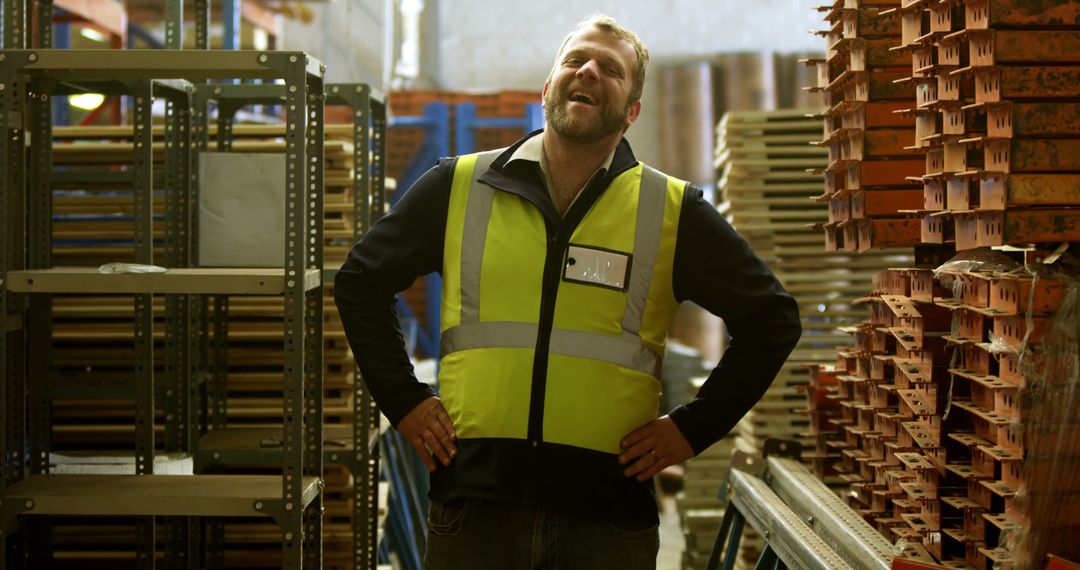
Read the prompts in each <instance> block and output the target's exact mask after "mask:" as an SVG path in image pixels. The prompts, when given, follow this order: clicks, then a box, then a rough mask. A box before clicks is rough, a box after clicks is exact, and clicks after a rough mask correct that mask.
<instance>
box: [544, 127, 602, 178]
mask: <svg viewBox="0 0 1080 570" xmlns="http://www.w3.org/2000/svg"><path fill="white" fill-rule="evenodd" d="M542 136H543V137H544V156H545V157H546V158H547V161H548V166H549V167H550V169H551V171H552V173H553V174H552V175H553V176H554V173H556V172H562V173H565V174H571V173H572V174H583V175H584V176H585V177H588V176H590V175H592V173H593V172H596V169H597V168H600V165H601V164H603V163H604V161H605V160H607V157H608V156H610V155H611V153H612V152H614V151H615V148H616V147H617V146H619V141H621V140H622V133H613V134H612V135H610V136H608V137H605V138H603V139H600V140H598V141H593V142H579V141H575V140H571V139H568V138H566V137H564V136H562V135H560V134H558V133H556V132H555V131H553V130H551V129H546V130H544V133H543V135H542ZM575 178H576V176H575Z"/></svg>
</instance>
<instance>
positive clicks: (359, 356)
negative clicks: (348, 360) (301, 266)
mask: <svg viewBox="0 0 1080 570" xmlns="http://www.w3.org/2000/svg"><path fill="white" fill-rule="evenodd" d="M452 176H453V160H452V159H443V160H442V161H440V163H439V165H438V166H436V167H434V168H432V169H431V170H429V171H428V172H427V173H425V174H424V175H423V176H421V177H420V179H419V180H417V181H416V183H415V184H413V186H412V187H411V188H410V189H409V190H408V192H406V193H405V195H404V196H403V197H402V198H401V200H399V201H398V203H397V204H396V205H395V206H394V207H393V209H391V210H390V212H389V213H387V215H386V216H384V217H383V218H382V219H380V220H379V221H378V222H377V223H375V224H374V225H373V226H372V228H371V229H370V230H369V231H368V232H367V234H365V235H364V237H363V238H362V239H361V240H360V241H359V242H358V243H357V244H356V245H354V246H353V248H352V250H351V251H350V252H349V256H348V258H347V259H346V260H345V264H344V265H342V267H341V270H340V271H338V273H337V276H336V277H335V278H334V302H335V303H336V304H337V308H338V313H339V314H340V315H341V323H342V326H343V327H344V329H345V336H346V338H347V339H348V341H349V346H350V347H351V348H352V351H353V354H354V355H355V357H356V363H357V365H358V366H359V367H360V373H361V374H362V376H363V379H364V383H365V384H366V385H367V387H368V389H369V390H370V392H371V395H372V397H373V398H374V399H375V402H376V404H378V406H379V408H380V409H381V410H382V412H383V413H384V414H386V416H387V417H388V418H389V419H390V421H391V423H392V424H393V425H395V426H396V425H397V424H398V422H399V421H400V420H401V418H402V417H404V416H405V415H406V414H407V413H408V412H409V411H410V410H412V409H413V408H414V407H415V406H416V405H417V404H419V403H420V402H421V401H423V400H425V399H427V398H428V397H430V396H433V395H434V391H433V390H432V389H431V387H430V386H428V385H426V384H424V383H422V382H420V381H418V380H417V379H416V375H415V374H414V372H413V367H412V364H411V362H410V361H409V355H408V354H407V352H406V349H405V343H404V339H403V337H402V334H401V326H400V324H399V322H398V317H397V310H396V309H395V304H396V297H395V295H396V294H397V293H399V292H401V291H404V290H405V289H407V288H408V287H409V286H410V285H412V283H413V281H415V280H416V278H417V277H420V276H422V275H426V274H428V273H431V272H434V271H442V254H443V239H444V236H443V234H444V232H445V229H446V213H447V209H448V207H449V201H450V182H451V180H452Z"/></svg>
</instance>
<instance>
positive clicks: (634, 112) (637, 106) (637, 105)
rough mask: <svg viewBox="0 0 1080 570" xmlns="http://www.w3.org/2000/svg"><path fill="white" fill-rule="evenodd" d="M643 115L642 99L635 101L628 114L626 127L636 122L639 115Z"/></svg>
mask: <svg viewBox="0 0 1080 570" xmlns="http://www.w3.org/2000/svg"><path fill="white" fill-rule="evenodd" d="M640 115H641V99H638V100H637V101H634V102H633V103H631V104H630V112H629V113H628V114H627V115H626V128H628V129H629V128H630V125H632V124H634V121H636V120H637V118H638V116H640Z"/></svg>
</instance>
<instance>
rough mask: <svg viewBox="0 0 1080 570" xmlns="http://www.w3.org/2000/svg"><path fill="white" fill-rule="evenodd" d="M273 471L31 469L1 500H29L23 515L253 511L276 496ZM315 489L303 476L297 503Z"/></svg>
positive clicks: (315, 480)
mask: <svg viewBox="0 0 1080 570" xmlns="http://www.w3.org/2000/svg"><path fill="white" fill-rule="evenodd" d="M281 492H282V489H281V476H276V475H31V476H29V477H27V478H26V479H24V480H22V481H19V482H17V483H15V484H13V485H10V486H9V487H8V488H7V489H6V491H5V492H4V502H5V503H8V502H9V501H11V502H14V503H15V504H17V505H31V504H32V507H31V508H28V509H27V510H26V511H24V512H22V513H21V514H23V515H54V516H55V515H61V516H82V515H100V516H151V515H162V516H195V517H200V516H223V517H259V516H266V513H265V512H262V511H260V510H257V509H256V503H262V504H263V505H271V504H274V503H275V502H277V503H280V502H281V500H282V499H281V496H282V495H281ZM318 494H319V478H318V477H304V478H303V495H302V503H303V506H304V507H307V505H308V504H310V503H311V501H312V500H314V499H315V497H316V496H318Z"/></svg>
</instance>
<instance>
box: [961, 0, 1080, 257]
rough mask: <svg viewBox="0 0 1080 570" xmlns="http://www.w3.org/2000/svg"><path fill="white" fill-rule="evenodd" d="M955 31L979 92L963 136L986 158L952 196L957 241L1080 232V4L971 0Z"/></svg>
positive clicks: (1001, 241) (1063, 237)
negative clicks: (968, 183) (967, 185)
mask: <svg viewBox="0 0 1080 570" xmlns="http://www.w3.org/2000/svg"><path fill="white" fill-rule="evenodd" d="M954 36H956V37H957V38H958V39H959V41H960V42H961V46H962V45H963V43H965V42H966V44H967V48H968V53H969V55H968V65H967V66H966V67H964V68H961V69H958V70H955V71H953V72H952V75H954V76H957V77H959V78H962V79H964V80H966V81H971V80H972V79H971V78H974V79H973V81H974V92H975V100H974V102H971V103H970V104H969V105H965V106H964V107H963V109H962V111H961V112H962V113H965V114H964V115H962V116H961V119H960V121H961V122H962V124H964V125H965V135H966V136H965V138H964V139H962V140H961V141H960V143H961V144H964V145H967V147H968V152H969V153H970V154H981V158H982V160H981V164H982V167H981V168H971V167H969V168H966V169H965V171H964V173H963V174H964V175H965V176H967V177H969V178H970V179H971V180H972V182H971V188H970V189H967V188H962V189H958V190H966V191H965V192H959V191H958V192H957V194H958V196H957V199H956V200H955V204H953V203H949V204H947V209H948V210H950V211H952V212H953V216H952V217H953V220H954V228H955V239H956V245H957V249H968V248H971V247H985V246H995V245H1006V244H1012V243H1030V242H1036V243H1037V242H1044V241H1069V240H1077V239H1080V210H1077V209H1076V207H1077V206H1080V191H1078V190H1077V188H1078V183H1080V90H1078V89H1077V86H1078V85H1080V6H1077V4H1076V3H1075V2H1042V3H1038V4H1036V5H1032V4H1031V3H1030V2H1024V1H1022V0H995V1H990V0H978V1H970V2H968V3H966V5H965V11H964V29H963V30H961V31H959V32H957V33H956V34H954ZM980 147H981V152H980ZM976 185H977V188H976ZM951 197H952V195H951V193H950V198H951ZM965 198H966V200H965Z"/></svg>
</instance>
